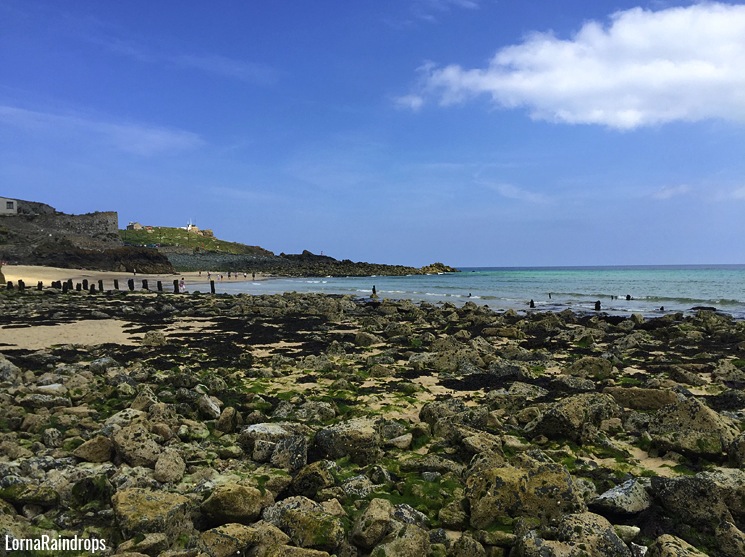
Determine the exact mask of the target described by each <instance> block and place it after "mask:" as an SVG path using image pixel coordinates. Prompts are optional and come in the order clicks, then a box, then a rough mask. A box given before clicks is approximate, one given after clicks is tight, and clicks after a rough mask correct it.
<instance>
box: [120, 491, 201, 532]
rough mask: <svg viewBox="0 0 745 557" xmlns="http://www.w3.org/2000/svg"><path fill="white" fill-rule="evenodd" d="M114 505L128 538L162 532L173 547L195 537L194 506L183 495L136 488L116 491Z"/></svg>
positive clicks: (121, 526) (122, 529) (121, 527)
mask: <svg viewBox="0 0 745 557" xmlns="http://www.w3.org/2000/svg"><path fill="white" fill-rule="evenodd" d="M111 505H112V507H113V509H114V515H115V516H116V521H117V524H118V525H119V528H120V529H121V531H122V533H123V534H124V536H125V537H126V538H133V537H135V536H139V535H145V534H150V533H159V532H162V533H163V534H165V535H166V537H167V539H168V542H169V544H172V543H173V542H175V541H176V539H177V538H178V537H179V536H181V535H186V536H191V535H192V534H193V525H192V522H191V513H190V510H191V503H190V501H189V499H188V498H187V497H184V496H183V495H177V494H175V493H166V492H162V491H152V490H150V489H141V488H137V487H135V488H129V489H121V490H119V491H117V492H116V493H115V494H114V496H113V497H112V498H111Z"/></svg>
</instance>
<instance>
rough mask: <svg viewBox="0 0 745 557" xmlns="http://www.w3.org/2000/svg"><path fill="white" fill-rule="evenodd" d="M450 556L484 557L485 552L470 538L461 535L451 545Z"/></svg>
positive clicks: (481, 546)
mask: <svg viewBox="0 0 745 557" xmlns="http://www.w3.org/2000/svg"><path fill="white" fill-rule="evenodd" d="M450 555H452V557H486V550H485V549H484V546H483V545H481V544H480V543H479V542H478V541H476V540H475V539H473V538H472V537H471V536H467V535H462V536H461V537H460V538H458V540H457V541H456V542H455V543H454V544H453V546H452V548H451V550H450Z"/></svg>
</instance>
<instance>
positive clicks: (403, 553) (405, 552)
mask: <svg viewBox="0 0 745 557" xmlns="http://www.w3.org/2000/svg"><path fill="white" fill-rule="evenodd" d="M429 549H430V542H429V535H428V534H427V531H426V530H423V529H422V528H420V527H419V526H416V525H414V524H404V525H403V526H401V527H400V528H398V529H396V530H395V531H393V532H391V533H390V534H388V535H387V536H386V537H385V538H384V539H383V541H382V542H381V543H380V544H379V545H377V546H376V547H375V549H373V550H372V552H371V553H370V557H389V556H390V555H395V556H396V557H421V556H422V555H427V554H428V553H429Z"/></svg>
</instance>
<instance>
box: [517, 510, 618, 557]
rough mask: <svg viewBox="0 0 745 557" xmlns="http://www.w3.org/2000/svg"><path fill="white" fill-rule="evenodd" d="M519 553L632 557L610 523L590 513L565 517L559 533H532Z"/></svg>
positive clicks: (549, 556)
mask: <svg viewBox="0 0 745 557" xmlns="http://www.w3.org/2000/svg"><path fill="white" fill-rule="evenodd" d="M515 551H516V552H517V555H520V556H521V557H565V556H566V557H569V556H577V557H579V556H580V555H582V556H586V557H632V556H631V550H630V549H629V548H628V547H627V546H626V544H625V543H624V542H623V540H621V538H619V537H618V535H617V534H616V532H615V530H614V529H613V526H612V525H611V524H610V522H608V521H607V520H606V519H605V518H603V517H602V516H600V515H597V514H593V513H589V512H585V513H578V514H570V515H567V516H564V517H563V518H562V519H561V521H560V522H559V525H558V527H557V528H556V530H555V531H552V530H547V531H539V530H530V531H529V532H528V533H527V534H525V535H523V536H521V537H519V538H518V540H517V543H516V546H515Z"/></svg>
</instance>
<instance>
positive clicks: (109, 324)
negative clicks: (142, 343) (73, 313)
mask: <svg viewBox="0 0 745 557" xmlns="http://www.w3.org/2000/svg"><path fill="white" fill-rule="evenodd" d="M128 325H129V323H127V322H126V321H120V320H118V319H97V320H95V321H75V322H73V323H58V324H53V325H34V326H32V327H23V328H0V345H2V344H7V345H11V346H15V347H17V348H22V349H26V350H41V349H44V348H48V347H50V346H55V345H59V344H81V345H87V346H94V345H99V344H110V343H114V344H124V345H130V346H131V345H134V344H137V343H138V342H139V340H140V339H141V338H142V334H138V333H127V332H126V331H125V330H124V329H125V327H127V326H128Z"/></svg>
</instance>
